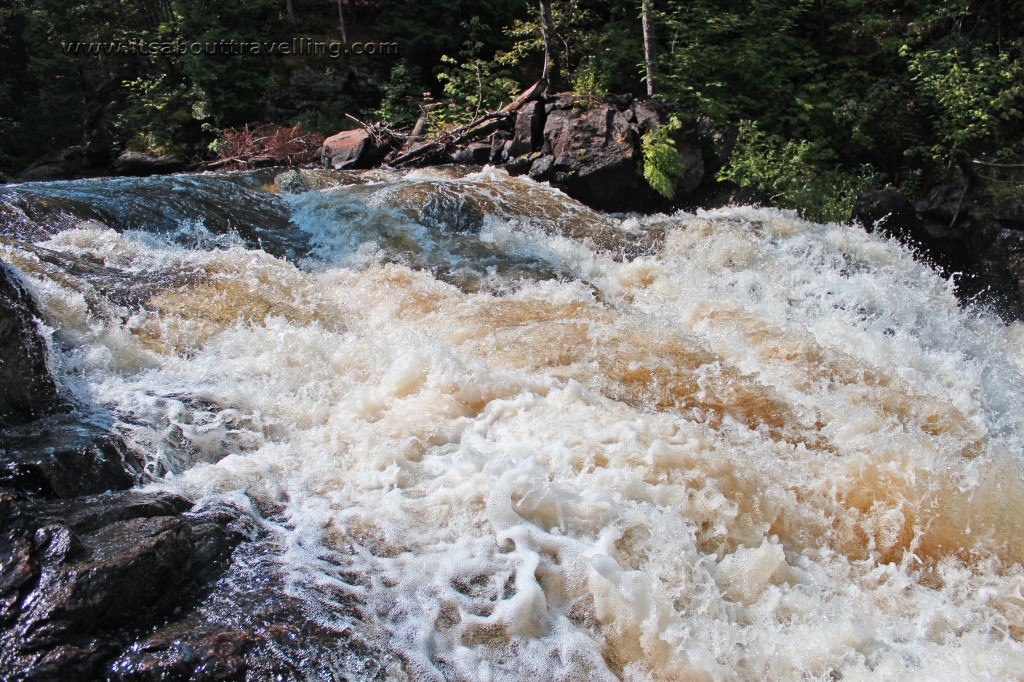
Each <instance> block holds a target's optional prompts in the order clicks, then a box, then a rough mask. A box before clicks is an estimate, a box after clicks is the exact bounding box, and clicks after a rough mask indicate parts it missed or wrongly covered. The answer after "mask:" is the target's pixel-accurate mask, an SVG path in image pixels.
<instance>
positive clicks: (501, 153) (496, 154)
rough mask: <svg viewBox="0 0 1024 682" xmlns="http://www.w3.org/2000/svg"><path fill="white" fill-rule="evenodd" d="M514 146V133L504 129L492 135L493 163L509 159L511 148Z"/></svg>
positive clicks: (491, 158) (491, 160) (491, 159)
mask: <svg viewBox="0 0 1024 682" xmlns="http://www.w3.org/2000/svg"><path fill="white" fill-rule="evenodd" d="M511 148H512V134H511V133H509V132H506V131H504V130H499V131H498V132H496V133H494V134H493V135H491V157H490V159H489V160H490V162H491V163H504V162H505V161H508V156H509V150H510V149H511Z"/></svg>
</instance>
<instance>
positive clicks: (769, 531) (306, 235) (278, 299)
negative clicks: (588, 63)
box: [0, 168, 1024, 681]
mask: <svg viewBox="0 0 1024 682" xmlns="http://www.w3.org/2000/svg"><path fill="white" fill-rule="evenodd" d="M311 177H312V176H311ZM317 177H321V176H317ZM323 177H327V179H328V181H325V182H322V183H321V184H320V188H319V189H308V191H290V192H286V191H283V190H284V189H285V188H284V187H281V186H274V185H273V174H269V175H268V174H263V175H261V174H259V173H256V174H236V175H234V176H230V175H199V176H173V177H167V178H152V179H144V180H129V179H122V180H110V181H102V182H101V181H74V182H63V183H60V182H58V183H38V184H26V185H22V186H11V187H7V188H0V222H2V224H3V229H0V235H2V236H0V257H2V258H3V260H5V261H7V262H9V263H11V264H12V265H14V266H15V267H16V268H18V269H19V271H20V272H21V273H22V274H23V275H24V276H25V278H26V281H27V282H28V284H29V286H30V288H31V290H32V293H33V294H34V295H35V297H36V298H37V300H38V301H39V303H40V307H41V310H42V314H43V316H44V318H45V323H46V325H47V327H48V329H49V331H50V334H51V345H52V352H53V358H52V364H53V365H54V369H55V371H56V373H57V375H58V377H59V378H60V381H61V383H62V385H63V386H64V387H65V390H67V391H69V392H70V393H71V394H72V395H74V396H75V397H76V399H77V400H78V401H79V402H81V403H84V404H89V405H94V406H96V409H102V410H104V411H106V412H108V413H109V414H110V415H111V420H112V423H113V427H112V428H113V429H114V430H115V431H117V432H118V433H119V434H121V435H122V436H123V437H124V439H125V440H126V442H127V443H128V444H129V446H130V448H131V449H132V450H133V451H134V452H136V453H138V454H139V455H140V456H142V457H144V459H145V466H146V471H147V474H148V477H149V479H150V482H149V483H147V486H150V487H154V488H160V489H169V490H173V491H176V492H179V493H182V494H184V495H186V496H188V497H190V498H192V499H194V500H197V501H198V502H199V503H200V504H215V503H216V502H218V501H222V500H227V501H231V502H232V503H233V504H235V505H240V506H242V507H244V508H246V509H248V510H249V512H248V513H249V514H250V515H251V517H252V520H253V522H254V523H255V524H256V525H257V526H258V527H259V528H260V529H261V537H262V538H263V539H262V540H260V542H261V543H263V549H262V550H260V551H259V552H256V553H255V554H258V555H260V556H262V557H263V558H265V559H266V561H263V562H262V563H260V564H259V567H258V568H252V565H250V566H249V568H248V569H245V570H243V569H244V568H245V567H243V566H241V565H240V564H239V565H238V566H236V567H234V569H233V570H234V573H231V575H242V574H244V573H245V572H246V570H249V572H250V577H251V572H252V571H256V570H258V571H262V572H265V573H266V574H268V575H271V574H272V575H271V578H272V580H273V584H274V585H275V586H276V587H274V589H275V590H279V591H280V593H281V594H282V595H287V596H288V598H289V599H293V600H294V603H295V604H297V605H298V606H297V608H298V610H299V611H300V613H296V614H295V618H299V619H307V620H308V621H310V622H315V623H317V624H318V626H320V627H321V628H322V629H323V630H324V631H328V632H336V633H339V639H338V642H339V643H338V647H339V651H338V653H337V657H336V659H335V661H334V662H333V663H331V666H337V665H342V664H343V663H344V661H345V660H347V659H346V656H347V655H348V654H345V653H344V652H342V651H340V649H341V648H343V647H344V646H346V645H345V644H344V642H348V641H350V639H351V637H354V636H357V637H358V638H359V639H360V641H361V642H362V643H363V645H365V648H366V649H368V650H370V651H372V652H373V658H374V659H375V660H377V661H378V663H379V667H378V668H377V669H376V670H377V674H378V675H379V676H383V677H388V678H394V679H403V678H404V679H415V680H420V679H423V680H432V679H448V680H521V679H529V678H533V679H537V680H555V679H559V680H615V679H624V680H691V679H692V680H703V679H714V680H760V679H773V680H796V679H817V680H838V679H843V680H856V679H873V680H875V679H878V680H901V681H902V680H907V679H921V680H935V679H945V680H953V679H962V680H977V679H1010V678H1017V677H1019V676H1020V674H1021V671H1022V670H1024V643H1022V639H1024V570H1022V566H1021V562H1022V560H1024V533H1022V530H1024V479H1022V473H1021V464H1022V456H1024V441H1022V437H1024V325H1021V324H1020V323H1015V324H1011V325H1005V324H1003V323H1002V322H1000V321H999V320H998V319H997V318H996V317H995V316H993V315H990V314H988V313H986V312H985V311H983V310H975V309H964V308H962V307H961V306H960V305H958V302H957V300H956V298H955V296H954V291H953V284H952V283H951V282H950V281H947V280H945V279H943V278H941V277H940V276H938V275H937V274H935V273H934V272H933V271H932V270H930V269H929V268H928V267H927V266H925V265H923V264H921V263H919V262H918V261H916V260H915V258H914V256H913V253H912V252H910V251H909V250H908V249H907V248H905V247H903V246H901V245H900V244H898V243H896V242H894V241H888V240H886V239H884V238H882V237H880V236H877V235H870V234H867V233H866V232H864V231H862V230H860V229H858V228H855V227H851V226H843V225H836V224H831V225H818V224H813V223H809V222H806V221H803V220H801V219H799V218H797V217H796V216H795V215H793V214H792V213H789V212H783V211H778V210H774V209H755V208H748V207H734V208H725V209H720V210H715V211H708V212H698V213H696V214H688V213H680V214H677V215H672V216H664V215H661V216H650V217H635V216H612V215H606V214H599V213H595V212H593V211H591V210H589V209H587V208H586V207H584V206H582V205H580V204H577V203H575V202H573V201H572V200H570V199H568V198H566V197H565V196H564V195H562V194H560V193H559V192H557V191H555V190H553V189H550V188H548V187H547V186H545V185H539V184H536V183H534V182H532V181H529V180H526V179H524V178H509V177H508V176H507V175H505V174H504V172H502V171H498V170H492V169H484V170H475V171H474V170H465V169H457V168H440V169H430V170H422V171H413V172H408V173H404V174H397V173H393V172H387V171H372V172H367V173H363V174H354V173H350V174H345V173H335V174H333V175H330V176H323ZM279 184H281V183H280V180H279ZM307 186H308V185H307ZM253 556H254V553H253V552H252V551H251V550H250V551H249V553H248V554H246V553H245V552H240V553H238V555H237V556H236V563H239V562H243V561H249V562H250V564H253ZM246 557H248V558H246ZM253 565H254V564H253ZM228 579H230V575H229V578H228ZM268 579H269V578H268ZM208 608H209V609H210V613H211V614H212V615H211V617H215V616H216V610H217V609H221V610H225V609H226V610H230V608H231V607H230V604H227V605H225V604H224V603H221V604H219V605H217V604H214V603H213V602H211V605H209V607H208ZM342 633H348V634H347V635H345V636H344V637H342ZM317 646H318V647H320V649H318V651H320V650H322V649H323V643H322V642H321V643H319V644H318V645H317ZM329 648H330V647H329V646H328V649H329ZM328 658H330V656H328ZM339 661H340V663H339ZM303 665H306V666H307V669H308V671H309V673H310V675H311V676H314V675H315V673H316V671H317V670H320V671H322V670H323V669H325V666H327V663H325V661H324V659H320V660H317V659H316V658H314V657H310V658H309V659H308V660H306V662H305V663H304V664H303Z"/></svg>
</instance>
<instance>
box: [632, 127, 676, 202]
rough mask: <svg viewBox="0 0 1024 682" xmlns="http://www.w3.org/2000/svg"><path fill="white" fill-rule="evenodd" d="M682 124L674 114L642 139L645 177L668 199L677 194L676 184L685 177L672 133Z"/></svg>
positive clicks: (649, 183) (648, 182) (654, 188)
mask: <svg viewBox="0 0 1024 682" xmlns="http://www.w3.org/2000/svg"><path fill="white" fill-rule="evenodd" d="M682 126H683V124H682V122H681V121H680V120H679V119H678V118H676V117H675V116H672V117H671V118H669V120H668V123H666V124H665V125H663V126H661V127H660V128H658V129H657V130H652V131H650V132H648V133H646V134H645V135H644V136H643V138H642V140H641V145H642V146H641V149H642V152H643V157H644V164H643V175H644V179H645V180H646V181H647V184H648V185H650V186H651V188H652V189H653V190H654V191H655V192H657V193H658V194H660V195H661V196H663V197H665V198H666V199H671V198H672V197H674V196H675V194H676V185H677V184H678V183H679V180H680V179H681V178H682V177H683V164H682V163H681V162H680V160H679V152H678V151H677V150H676V143H675V140H673V139H672V133H674V132H676V131H677V130H679V129H680V128H682Z"/></svg>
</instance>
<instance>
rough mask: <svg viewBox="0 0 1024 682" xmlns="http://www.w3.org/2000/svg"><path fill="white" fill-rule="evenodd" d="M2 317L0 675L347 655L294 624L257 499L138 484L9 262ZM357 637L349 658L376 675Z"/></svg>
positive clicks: (221, 674)
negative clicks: (199, 502) (257, 519)
mask: <svg viewBox="0 0 1024 682" xmlns="http://www.w3.org/2000/svg"><path fill="white" fill-rule="evenodd" d="M0 312H2V315H0V387H2V389H0V420H2V421H0V678H2V679H4V680H12V681H13V680H57V679H61V680H70V679H78V680H87V679H110V680H166V679H191V680H223V679H238V678H239V677H240V676H242V677H244V675H245V674H246V673H247V672H250V673H253V674H257V675H258V676H261V678H263V679H272V678H274V676H275V675H282V674H283V675H288V674H289V671H292V670H294V669H295V668H298V667H301V665H302V664H303V663H302V662H301V661H297V660H290V658H289V657H290V656H291V657H292V658H294V656H296V655H297V654H293V651H294V649H295V647H296V644H295V642H296V641H301V643H302V647H303V651H306V652H308V651H309V650H310V648H311V647H313V648H315V646H316V643H317V642H322V646H323V648H324V650H325V651H331V650H334V649H335V648H336V647H337V643H338V641H339V639H338V638H339V635H338V633H335V632H328V631H327V630H325V629H323V628H322V627H320V626H318V625H316V624H313V623H301V622H299V623H293V621H295V618H294V614H295V613H297V612H299V606H298V605H297V604H295V603H292V600H290V598H288V597H287V596H286V595H283V594H282V591H281V589H280V585H277V584H275V583H273V581H272V580H271V578H270V577H269V576H271V575H272V571H271V570H269V569H268V568H266V567H264V568H262V569H260V568H259V565H260V562H266V561H273V551H268V548H271V549H272V544H268V541H267V538H265V537H261V536H260V533H259V532H258V531H257V530H256V528H255V526H254V524H253V523H252V522H251V521H250V520H249V516H248V515H247V514H246V512H245V510H244V509H242V508H241V507H239V506H238V505H234V504H229V503H224V504H215V505H205V506H203V507H197V506H195V505H193V503H192V501H190V500H188V499H186V498H184V497H181V496H180V495H175V494H172V493H168V492H161V491H146V490H140V489H139V488H137V487H135V486H136V485H137V484H138V483H140V482H141V481H142V480H143V479H142V476H141V475H140V464H141V458H139V457H137V456H136V455H135V454H134V453H132V452H131V451H130V450H129V449H128V448H127V447H126V445H125V443H124V442H123V441H122V440H121V439H120V438H119V437H118V435H117V434H116V433H114V432H112V431H111V430H110V429H109V424H106V423H104V420H103V417H102V415H101V414H98V413H97V412H96V411H95V410H93V409H91V408H90V407H89V406H86V405H80V404H76V403H75V401H74V400H72V399H71V398H69V397H68V396H67V395H66V394H65V391H62V390H61V387H60V386H59V385H58V383H57V381H55V379H54V377H53V376H52V374H51V373H50V370H49V368H48V366H47V358H48V349H47V343H46V339H45V338H44V337H43V335H42V334H41V333H40V330H39V326H38V325H39V321H38V311H37V310H36V308H35V304H34V303H33V300H32V297H31V295H30V294H29V291H28V289H27V287H26V286H25V285H24V284H23V283H22V282H21V280H20V278H19V276H18V274H17V273H16V272H15V271H14V270H13V269H12V268H11V267H9V266H8V265H6V264H4V263H0ZM239 552H240V553H242V554H245V555H246V556H247V559H246V560H244V561H240V562H234V563H232V562H231V561H230V559H231V557H232V555H233V553H239ZM229 565H230V568H229ZM221 603H223V604H226V605H227V606H226V607H224V608H217V605H218V604H221ZM349 639H353V636H351V635H350V636H349ZM342 641H346V640H345V639H344V637H343V638H342ZM359 646H360V644H359V642H357V641H355V640H354V639H353V641H351V642H350V651H351V658H352V660H353V661H356V662H358V660H359V658H360V655H359V652H360V651H362V652H363V655H362V658H364V659H365V665H364V664H361V665H362V667H363V671H364V672H365V673H366V677H367V679H373V678H375V677H379V676H380V675H381V672H380V671H381V670H383V664H381V663H376V664H374V663H373V661H372V656H371V655H370V653H369V650H368V648H366V647H363V648H362V649H360V648H359Z"/></svg>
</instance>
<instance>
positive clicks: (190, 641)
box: [106, 542, 407, 682]
mask: <svg viewBox="0 0 1024 682" xmlns="http://www.w3.org/2000/svg"><path fill="white" fill-rule="evenodd" d="M279 551H280V550H279V548H277V547H275V546H274V545H273V544H272V543H264V542H254V543H246V544H243V545H241V546H240V547H239V548H238V550H237V551H236V554H235V556H236V558H237V559H236V561H235V562H233V563H232V565H231V567H230V568H229V569H228V571H227V572H226V573H225V574H224V576H223V577H222V578H221V579H220V580H218V582H217V584H216V587H215V589H213V590H212V591H210V593H209V594H207V595H206V596H205V597H204V598H203V599H202V601H201V602H200V603H199V604H198V605H197V608H195V609H193V610H191V611H190V612H189V613H188V614H186V615H185V616H184V617H182V618H180V619H176V620H175V621H174V622H171V623H169V624H167V625H165V626H163V627H160V628H157V629H155V630H154V631H152V632H148V633H146V634H145V635H143V636H142V637H141V638H140V639H139V640H138V641H136V642H135V643H133V644H131V645H130V646H128V647H126V648H125V649H124V650H123V651H122V653H121V654H120V655H119V656H118V657H117V658H116V659H115V660H114V661H113V662H112V663H111V664H109V666H108V668H107V672H106V677H107V678H108V679H112V680H123V681H128V680H132V681H139V682H142V681H149V680H167V679H175V680H176V679H191V680H223V679H250V680H272V679H287V680H302V679H319V675H320V674H322V673H323V672H324V671H330V672H331V679H346V680H367V681H369V680H382V681H383V680H388V679H406V678H407V674H405V673H406V671H404V670H403V669H402V663H401V661H400V660H397V659H396V657H395V656H394V655H393V654H391V653H390V652H389V651H388V650H387V648H386V643H380V642H375V641H373V640H371V639H369V638H368V637H367V636H364V634H363V633H362V632H361V628H360V627H359V622H360V621H361V620H362V617H363V616H362V614H361V604H360V602H359V600H358V598H356V597H354V596H352V595H350V594H345V593H344V592H343V591H342V590H338V593H337V594H334V595H332V596H333V599H332V602H333V604H334V612H333V613H332V614H331V617H330V621H332V622H334V623H337V626H335V627H332V626H330V625H327V624H325V623H324V622H323V620H324V619H319V618H311V617H309V616H307V614H306V611H305V608H304V605H303V603H302V601H301V600H300V599H297V598H296V597H294V596H292V595H291V594H290V593H289V590H287V589H286V588H285V585H284V584H283V583H284V581H283V578H282V576H281V574H280V572H278V571H277V570H275V565H276V561H277V560H278V558H279V557H278V553H279ZM346 621H347V622H346Z"/></svg>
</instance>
